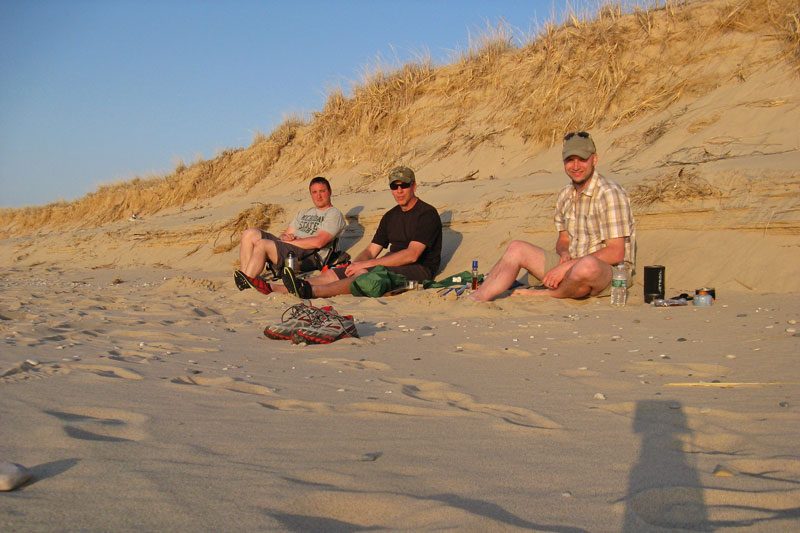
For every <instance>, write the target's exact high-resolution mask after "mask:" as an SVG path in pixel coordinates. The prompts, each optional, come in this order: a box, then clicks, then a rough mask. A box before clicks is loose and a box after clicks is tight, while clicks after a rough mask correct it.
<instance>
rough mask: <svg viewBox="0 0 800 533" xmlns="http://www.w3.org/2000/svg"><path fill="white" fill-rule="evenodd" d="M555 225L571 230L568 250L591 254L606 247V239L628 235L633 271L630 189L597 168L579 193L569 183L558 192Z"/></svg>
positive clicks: (627, 249) (574, 253)
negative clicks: (599, 172) (627, 190)
mask: <svg viewBox="0 0 800 533" xmlns="http://www.w3.org/2000/svg"><path fill="white" fill-rule="evenodd" d="M555 223H556V229H557V230H558V231H559V232H560V231H566V232H567V233H568V234H569V254H570V256H572V257H573V258H578V257H583V256H584V255H589V254H591V253H593V252H596V251H597V250H600V249H602V248H603V247H605V241H607V240H608V239H615V238H618V237H625V262H626V263H627V264H628V268H629V270H630V271H631V272H633V268H634V266H635V255H636V229H635V221H634V219H633V212H632V211H631V202H630V199H629V198H628V193H627V192H626V191H625V189H623V188H622V187H620V186H619V185H617V184H616V183H614V182H613V181H610V180H607V179H606V178H604V177H603V176H601V175H600V174H598V173H597V171H595V173H594V175H593V176H592V180H591V182H589V185H588V186H587V187H586V188H585V189H584V190H583V192H581V193H580V195H576V193H575V187H573V186H572V184H570V185H567V186H566V187H564V188H563V189H561V191H560V192H559V193H558V198H557V199H556V214H555Z"/></svg>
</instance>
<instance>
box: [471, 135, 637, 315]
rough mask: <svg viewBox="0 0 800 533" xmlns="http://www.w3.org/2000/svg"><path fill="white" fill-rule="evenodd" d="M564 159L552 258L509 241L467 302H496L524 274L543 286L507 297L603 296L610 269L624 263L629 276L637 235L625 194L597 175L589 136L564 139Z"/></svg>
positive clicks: (535, 249)
mask: <svg viewBox="0 0 800 533" xmlns="http://www.w3.org/2000/svg"><path fill="white" fill-rule="evenodd" d="M562 159H563V160H564V170H565V171H566V173H567V176H569V178H570V180H571V181H572V183H571V184H569V185H567V186H565V187H564V188H563V189H561V191H560V192H559V194H558V198H557V200H556V214H555V224H556V230H558V239H557V240H556V250H555V252H552V251H549V250H544V249H542V248H540V247H538V246H534V245H533V244H531V243H528V242H525V241H512V242H511V243H510V244H509V245H508V248H507V249H506V251H505V253H504V254H503V257H501V258H500V261H498V262H497V264H496V265H495V266H494V267H492V270H491V271H490V272H489V275H488V276H487V277H486V279H485V280H484V282H483V284H482V285H481V286H480V287H479V288H478V290H477V291H475V292H474V293H472V294H471V295H470V297H471V298H473V299H475V300H479V301H488V300H491V299H493V298H495V297H496V296H497V295H499V294H500V293H502V292H504V291H506V290H507V289H508V288H509V287H510V286H511V284H512V283H514V280H515V279H516V278H517V275H518V274H519V271H520V269H523V268H524V269H526V270H527V271H528V272H530V273H531V274H532V275H533V276H534V277H536V278H537V279H538V280H539V281H540V282H541V286H540V287H536V288H533V289H515V290H514V291H513V292H512V293H511V294H512V295H543V296H551V297H553V298H583V297H585V296H603V295H607V294H609V292H610V286H611V276H612V272H611V268H612V266H613V265H616V264H617V263H620V262H623V261H624V262H625V263H626V265H627V267H628V270H629V271H630V272H632V271H633V267H634V254H635V247H636V231H635V223H634V219H633V213H632V211H631V205H630V200H629V198H628V193H627V192H625V189H623V188H622V187H620V186H619V185H617V184H616V183H614V182H613V181H611V180H608V179H606V178H604V177H603V176H601V175H600V174H598V173H597V170H596V169H595V167H596V166H597V149H596V148H595V145H594V141H593V140H592V137H591V136H590V135H589V134H588V133H586V132H583V131H581V132H577V133H569V134H567V135H566V136H565V137H564V147H563V149H562Z"/></svg>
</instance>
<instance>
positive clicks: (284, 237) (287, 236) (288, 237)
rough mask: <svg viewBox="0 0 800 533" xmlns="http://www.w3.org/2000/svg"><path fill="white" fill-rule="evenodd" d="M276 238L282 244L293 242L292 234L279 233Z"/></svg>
mask: <svg viewBox="0 0 800 533" xmlns="http://www.w3.org/2000/svg"><path fill="white" fill-rule="evenodd" d="M278 238H279V239H280V240H282V241H284V242H289V241H293V240H294V233H285V232H284V233H281V234H280V235H279V236H278Z"/></svg>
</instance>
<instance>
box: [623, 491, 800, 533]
mask: <svg viewBox="0 0 800 533" xmlns="http://www.w3.org/2000/svg"><path fill="white" fill-rule="evenodd" d="M798 501H800V490H796V489H795V490H775V491H767V492H759V491H748V490H741V489H732V490H723V489H713V488H702V487H659V488H654V489H648V490H644V491H642V492H639V493H637V494H635V495H634V496H633V497H632V498H631V500H630V501H629V502H628V505H629V509H630V510H631V511H633V513H635V515H636V518H638V520H641V521H642V522H644V523H645V524H647V525H650V526H657V527H660V528H669V529H670V530H673V529H689V530H698V531H713V530H715V529H717V528H721V527H724V528H736V527H739V528H752V527H758V526H759V525H761V526H763V527H764V531H789V530H791V529H794V528H795V527H796V526H797V502H798ZM627 520H628V521H629V524H628V525H630V526H631V527H633V528H635V529H639V528H640V526H641V524H636V523H633V521H632V519H631V517H630V515H629V516H628V518H627ZM628 530H633V529H626V531H628Z"/></svg>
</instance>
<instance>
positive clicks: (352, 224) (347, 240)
mask: <svg viewBox="0 0 800 533" xmlns="http://www.w3.org/2000/svg"><path fill="white" fill-rule="evenodd" d="M363 210H364V206H363V205H357V206H355V207H353V208H352V209H350V211H348V212H347V213H345V215H344V218H345V220H347V226H345V228H344V231H343V232H342V236H341V237H339V249H340V250H341V251H343V252H346V251H347V250H349V249H350V248H351V247H352V246H353V245H354V244H355V243H357V242H358V241H360V240H361V238H362V237H363V236H364V232H365V231H366V228H364V226H363V225H362V224H361V222H360V221H359V220H358V216H359V215H360V214H361V212H362V211H363ZM351 255H352V254H351Z"/></svg>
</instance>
